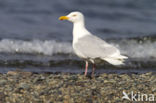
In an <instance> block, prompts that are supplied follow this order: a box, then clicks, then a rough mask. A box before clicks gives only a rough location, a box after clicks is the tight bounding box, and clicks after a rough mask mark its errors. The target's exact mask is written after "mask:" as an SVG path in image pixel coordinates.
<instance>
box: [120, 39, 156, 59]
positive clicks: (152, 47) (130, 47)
mask: <svg viewBox="0 0 156 103" xmlns="http://www.w3.org/2000/svg"><path fill="white" fill-rule="evenodd" d="M118 47H119V48H120V50H121V52H122V53H124V54H126V55H128V56H129V57H131V58H151V57H152V58H156V41H155V42H151V41H150V40H147V41H144V42H138V41H136V40H125V41H121V42H120V43H119V45H118Z"/></svg>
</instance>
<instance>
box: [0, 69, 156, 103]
mask: <svg viewBox="0 0 156 103" xmlns="http://www.w3.org/2000/svg"><path fill="white" fill-rule="evenodd" d="M155 80H156V74H154V73H151V72H150V73H145V74H129V75H127V74H107V73H104V74H100V75H99V76H97V77H94V78H90V77H84V75H80V74H67V73H66V74H63V73H62V74H33V73H31V72H22V71H9V72H8V73H7V74H0V98H1V99H0V103H18V102H20V103H105V102H106V103H129V101H128V100H124V101H123V100H122V96H123V94H122V92H123V91H126V92H130V91H135V92H140V93H147V94H151V93H154V92H156V86H155V85H156V82H155ZM151 81H152V82H151Z"/></svg>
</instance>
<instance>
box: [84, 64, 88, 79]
mask: <svg viewBox="0 0 156 103" xmlns="http://www.w3.org/2000/svg"><path fill="white" fill-rule="evenodd" d="M87 70H88V61H86V67H85V74H84V75H85V76H87Z"/></svg>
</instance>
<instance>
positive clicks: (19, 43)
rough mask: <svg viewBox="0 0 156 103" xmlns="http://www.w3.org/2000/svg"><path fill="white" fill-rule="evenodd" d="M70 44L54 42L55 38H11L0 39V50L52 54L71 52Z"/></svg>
mask: <svg viewBox="0 0 156 103" xmlns="http://www.w3.org/2000/svg"><path fill="white" fill-rule="evenodd" d="M72 51H73V50H72V46H71V44H70V43H67V42H56V41H55V40H45V41H41V40H32V41H23V40H11V39H3V40H1V41H0V52H7V53H30V54H34V53H40V54H43V55H53V54H57V53H65V54H66V53H67V54H68V53H72Z"/></svg>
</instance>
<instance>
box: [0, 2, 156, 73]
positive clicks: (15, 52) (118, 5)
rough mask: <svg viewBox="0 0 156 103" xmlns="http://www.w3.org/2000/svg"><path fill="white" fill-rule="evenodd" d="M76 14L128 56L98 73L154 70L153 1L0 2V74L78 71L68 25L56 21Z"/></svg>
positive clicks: (155, 25)
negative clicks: (64, 16)
mask: <svg viewBox="0 0 156 103" xmlns="http://www.w3.org/2000/svg"><path fill="white" fill-rule="evenodd" d="M71 11H81V12H83V13H84V15H85V17H86V26H87V28H88V29H89V30H90V31H91V32H92V33H93V34H95V35H97V36H99V37H101V38H102V39H105V40H106V41H108V42H109V43H111V44H113V45H115V46H116V47H117V48H119V49H120V50H121V52H122V53H123V54H125V55H127V56H129V58H130V59H129V60H128V61H127V62H126V65H125V66H123V67H113V66H111V65H109V64H100V65H99V66H98V68H99V69H98V70H97V72H99V73H102V72H118V73H124V72H126V73H127V72H137V73H138V72H139V73H142V72H147V71H152V72H155V71H156V12H155V11H156V1H155V0H55V1H54V0H1V1H0V72H7V71H8V70H16V69H22V70H26V71H33V72H72V73H82V72H83V67H84V65H83V61H82V60H80V59H79V58H77V57H76V56H75V55H74V53H73V50H72V46H71V42H72V24H71V23H69V22H62V21H59V20H58V17H59V16H62V15H66V14H68V13H70V12H71Z"/></svg>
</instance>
